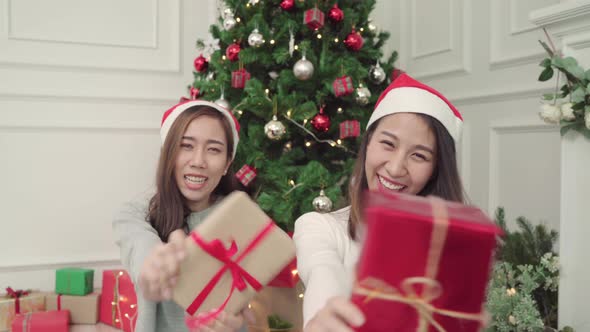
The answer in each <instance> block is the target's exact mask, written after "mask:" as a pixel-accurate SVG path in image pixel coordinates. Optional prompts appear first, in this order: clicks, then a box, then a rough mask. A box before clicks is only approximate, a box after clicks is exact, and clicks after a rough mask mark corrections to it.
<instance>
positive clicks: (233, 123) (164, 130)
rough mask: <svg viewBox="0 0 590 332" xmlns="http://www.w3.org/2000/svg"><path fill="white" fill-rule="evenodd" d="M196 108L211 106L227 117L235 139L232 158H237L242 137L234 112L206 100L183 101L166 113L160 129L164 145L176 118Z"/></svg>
mask: <svg viewBox="0 0 590 332" xmlns="http://www.w3.org/2000/svg"><path fill="white" fill-rule="evenodd" d="M194 106H209V107H210V108H212V109H214V110H217V111H219V113H221V114H223V116H225V118H226V119H227V122H229V126H230V128H231V132H232V136H233V138H234V146H233V156H232V158H234V157H235V156H236V151H237V149H238V142H239V141H240V135H239V132H240V123H239V122H238V120H237V119H236V118H235V117H234V115H233V114H232V112H231V111H230V110H228V109H226V108H225V107H222V106H220V105H217V104H215V103H213V102H210V101H206V100H188V101H183V102H180V103H178V104H176V105H174V106H173V107H172V108H171V109H169V110H167V111H166V112H164V115H163V116H162V127H161V128H160V138H161V139H162V145H163V144H164V142H165V141H166V136H168V131H169V130H170V127H172V124H173V123H174V121H175V120H176V118H178V116H179V115H180V114H181V113H182V112H184V111H186V110H187V109H189V108H191V107H194Z"/></svg>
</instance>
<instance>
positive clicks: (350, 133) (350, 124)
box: [340, 120, 361, 139]
mask: <svg viewBox="0 0 590 332" xmlns="http://www.w3.org/2000/svg"><path fill="white" fill-rule="evenodd" d="M360 134H361V125H360V123H359V122H358V121H357V120H346V121H342V122H341V123H340V139H343V138H347V137H358V136H359V135H360Z"/></svg>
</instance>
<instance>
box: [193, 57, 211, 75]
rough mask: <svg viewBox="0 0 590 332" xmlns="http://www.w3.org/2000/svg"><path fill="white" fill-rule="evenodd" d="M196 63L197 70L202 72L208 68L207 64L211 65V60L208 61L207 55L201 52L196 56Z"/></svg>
mask: <svg viewBox="0 0 590 332" xmlns="http://www.w3.org/2000/svg"><path fill="white" fill-rule="evenodd" d="M194 65H195V70H196V71H197V72H198V73H200V72H203V71H205V70H207V66H208V65H209V61H207V59H205V57H204V56H203V55H202V54H201V55H199V56H198V57H196V58H195V62H194Z"/></svg>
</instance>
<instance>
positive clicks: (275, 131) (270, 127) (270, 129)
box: [264, 115, 286, 141]
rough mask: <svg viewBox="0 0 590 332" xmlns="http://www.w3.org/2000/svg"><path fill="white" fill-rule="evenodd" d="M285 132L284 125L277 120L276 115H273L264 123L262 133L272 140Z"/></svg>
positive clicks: (278, 138)
mask: <svg viewBox="0 0 590 332" xmlns="http://www.w3.org/2000/svg"><path fill="white" fill-rule="evenodd" d="M285 132H286V129H285V125H284V124H283V123H282V122H281V121H279V120H277V116H276V115H273V117H272V120H270V121H269V122H267V123H266V124H265V125H264V133H265V134H266V137H268V138H270V139H271V140H273V141H277V140H280V139H281V137H283V135H285Z"/></svg>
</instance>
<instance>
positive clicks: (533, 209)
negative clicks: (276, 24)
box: [380, 0, 560, 229]
mask: <svg viewBox="0 0 590 332" xmlns="http://www.w3.org/2000/svg"><path fill="white" fill-rule="evenodd" d="M381 3H383V1H381ZM555 3H559V1H558V0H477V1H470V0H430V1H414V0H396V1H393V2H390V3H389V4H388V8H387V10H388V13H390V17H391V19H390V20H389V21H388V23H387V24H388V26H389V29H390V31H392V32H393V33H394V34H397V36H396V37H394V38H393V40H394V41H396V42H397V43H398V44H397V45H395V46H394V47H395V48H396V49H398V50H399V52H400V56H401V57H400V61H399V63H398V65H399V66H400V67H401V68H402V69H404V70H406V71H407V72H408V73H409V74H411V75H413V76H414V77H416V78H418V79H420V80H422V81H424V82H426V83H428V84H431V85H432V86H434V87H436V88H437V89H438V90H439V91H441V92H442V93H443V94H445V95H446V96H447V97H448V98H449V99H450V100H451V101H452V102H453V103H454V104H455V105H456V106H457V107H458V108H459V110H460V111H461V113H462V114H463V116H464V118H465V130H464V134H463V139H462V143H461V145H460V147H459V152H460V156H461V162H460V167H461V172H462V175H463V179H464V184H465V187H466V189H467V191H468V194H469V197H470V199H471V201H472V202H473V203H474V204H476V205H478V206H479V207H481V208H482V209H484V210H485V211H488V213H489V214H490V215H493V214H494V212H495V209H496V207H498V206H504V207H505V208H506V213H507V219H508V220H509V221H513V220H514V219H515V218H516V217H517V216H520V215H523V216H526V217H527V218H529V219H530V220H531V221H533V222H545V223H547V224H548V225H550V226H551V227H552V228H554V229H558V228H559V207H560V205H559V172H560V162H559V154H560V143H559V130H558V128H556V127H552V126H547V125H545V124H544V123H543V122H542V121H541V120H540V119H539V117H538V115H537V113H538V110H539V105H540V103H539V101H540V96H541V95H542V93H543V92H544V90H548V89H550V88H551V87H552V84H553V83H548V84H540V83H538V82H537V77H538V76H539V73H540V70H539V69H540V67H538V63H539V62H540V60H541V59H542V58H543V56H544V54H543V49H542V48H541V47H540V45H539V43H538V42H537V40H538V39H544V35H543V33H542V31H541V30H540V29H539V28H537V27H536V26H534V25H533V24H532V23H530V21H529V14H530V12H531V11H533V10H535V9H538V8H542V7H546V6H549V5H551V4H555ZM380 15H381V16H383V17H384V16H385V15H386V14H383V13H381V14H380Z"/></svg>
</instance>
